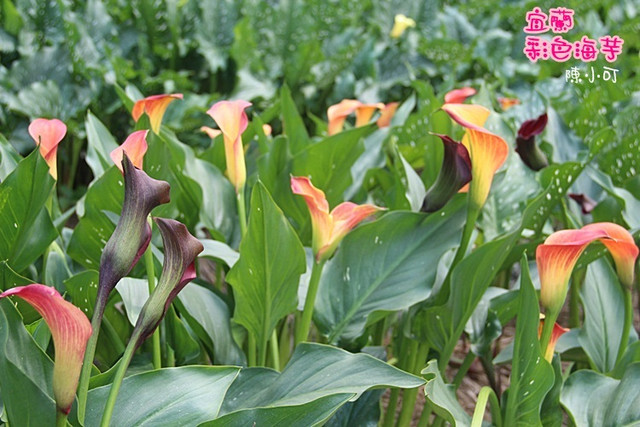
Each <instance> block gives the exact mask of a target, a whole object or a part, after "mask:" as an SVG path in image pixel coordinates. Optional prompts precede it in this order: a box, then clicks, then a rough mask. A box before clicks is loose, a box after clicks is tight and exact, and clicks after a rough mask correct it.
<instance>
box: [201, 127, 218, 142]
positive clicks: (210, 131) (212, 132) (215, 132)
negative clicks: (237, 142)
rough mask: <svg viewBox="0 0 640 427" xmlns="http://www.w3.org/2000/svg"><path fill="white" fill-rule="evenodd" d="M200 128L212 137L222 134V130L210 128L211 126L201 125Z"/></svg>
mask: <svg viewBox="0 0 640 427" xmlns="http://www.w3.org/2000/svg"><path fill="white" fill-rule="evenodd" d="M200 130H201V131H202V132H204V133H206V134H207V135H209V138H211V139H216V137H217V136H218V135H222V131H221V130H220V129H214V128H210V127H209V126H201V127H200Z"/></svg>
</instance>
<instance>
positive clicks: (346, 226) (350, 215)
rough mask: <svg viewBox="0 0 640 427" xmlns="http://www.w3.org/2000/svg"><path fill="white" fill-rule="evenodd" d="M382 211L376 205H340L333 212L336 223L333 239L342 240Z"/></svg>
mask: <svg viewBox="0 0 640 427" xmlns="http://www.w3.org/2000/svg"><path fill="white" fill-rule="evenodd" d="M380 210H383V208H380V207H378V206H375V205H369V204H365V205H357V204H355V203H352V202H343V203H340V204H339V205H338V206H336V207H335V208H334V209H333V210H332V211H331V216H332V217H333V221H334V228H333V233H332V234H331V239H332V240H342V238H343V237H344V236H345V235H346V234H347V233H348V232H349V231H351V230H352V229H353V228H354V227H355V226H356V225H358V224H360V222H362V221H363V220H364V219H366V218H368V217H369V216H371V215H373V214H375V213H376V212H378V211H380Z"/></svg>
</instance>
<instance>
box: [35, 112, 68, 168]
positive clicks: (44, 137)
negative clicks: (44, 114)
mask: <svg viewBox="0 0 640 427" xmlns="http://www.w3.org/2000/svg"><path fill="white" fill-rule="evenodd" d="M66 134H67V126H66V125H65V124H64V123H62V122H61V121H60V120H58V119H52V120H48V119H35V120H34V121H32V122H31V124H29V135H31V138H33V140H34V141H35V142H36V144H37V145H38V148H39V150H40V154H41V155H42V157H43V158H44V160H45V161H46V162H47V165H49V173H50V174H51V176H52V177H53V179H58V166H57V164H56V153H57V152H58V144H60V141H62V138H64V136H65V135H66Z"/></svg>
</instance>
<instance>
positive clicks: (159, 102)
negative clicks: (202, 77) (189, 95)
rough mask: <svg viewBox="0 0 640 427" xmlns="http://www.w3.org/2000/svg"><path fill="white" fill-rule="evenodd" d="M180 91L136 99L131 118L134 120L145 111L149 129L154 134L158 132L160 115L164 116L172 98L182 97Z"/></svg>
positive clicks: (160, 121) (160, 120) (138, 118)
mask: <svg viewBox="0 0 640 427" xmlns="http://www.w3.org/2000/svg"><path fill="white" fill-rule="evenodd" d="M182 98H183V95H182V94H181V93H171V94H163V95H153V96H148V97H146V98H144V99H141V100H139V101H136V103H135V104H134V105H133V110H131V115H132V116H133V120H135V121H136V122H137V121H138V120H140V117H142V113H146V114H147V116H148V117H149V121H150V123H151V130H153V133H155V134H156V135H157V134H158V133H160V124H161V123H162V117H164V113H165V111H167V107H168V106H169V104H170V103H171V102H172V101H173V100H174V99H182Z"/></svg>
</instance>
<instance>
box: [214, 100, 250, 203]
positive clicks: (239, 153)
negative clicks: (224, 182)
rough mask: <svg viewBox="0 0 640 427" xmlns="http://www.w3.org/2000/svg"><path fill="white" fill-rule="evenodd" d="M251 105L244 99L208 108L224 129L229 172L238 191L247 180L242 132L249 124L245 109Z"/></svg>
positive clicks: (230, 179)
mask: <svg viewBox="0 0 640 427" xmlns="http://www.w3.org/2000/svg"><path fill="white" fill-rule="evenodd" d="M250 106H251V103H250V102H247V101H242V100H237V101H220V102H217V103H215V104H214V105H213V106H212V107H211V108H209V110H207V114H209V115H210V116H211V118H213V120H215V121H216V123H217V124H218V127H219V128H220V130H221V131H222V135H223V137H224V154H225V158H226V160H227V174H228V176H229V181H231V183H232V184H233V186H234V187H235V188H236V192H238V191H240V189H241V188H242V187H243V186H244V183H245V181H246V180H247V169H246V166H245V162H244V148H243V146H242V133H243V132H244V131H245V130H246V129H247V126H248V124H249V119H248V118H247V113H246V112H245V111H244V110H245V108H248V107H250ZM205 132H206V130H205ZM207 133H208V132H207Z"/></svg>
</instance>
